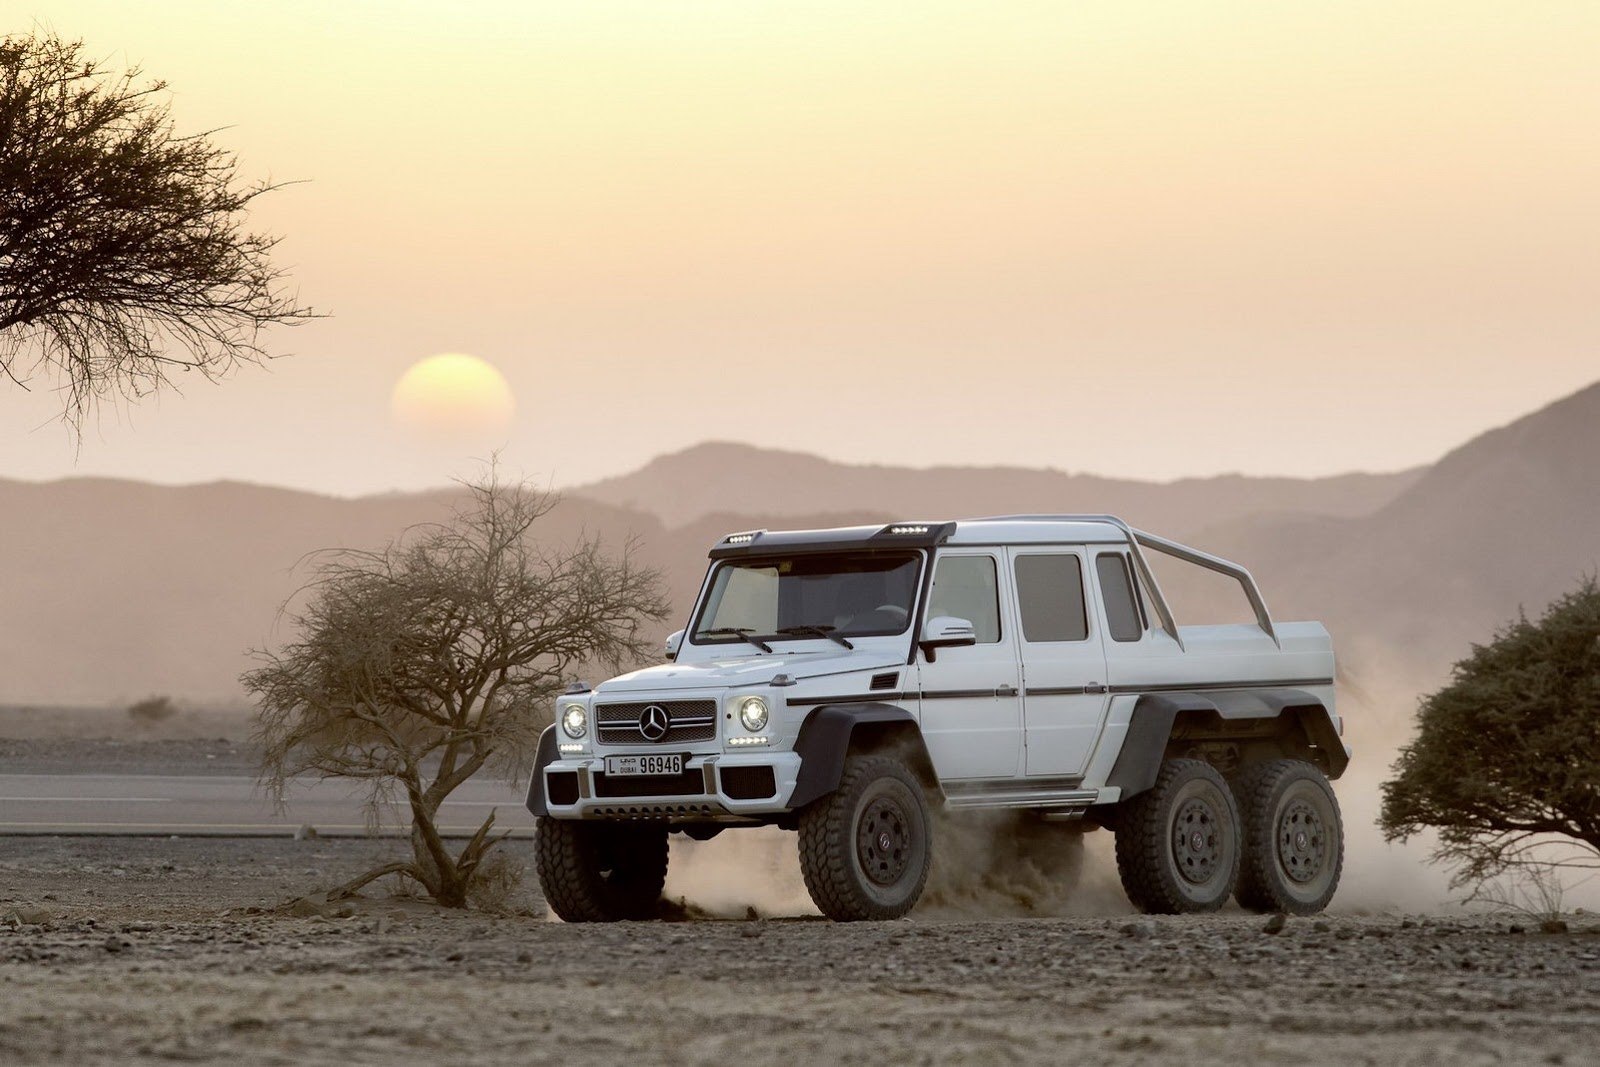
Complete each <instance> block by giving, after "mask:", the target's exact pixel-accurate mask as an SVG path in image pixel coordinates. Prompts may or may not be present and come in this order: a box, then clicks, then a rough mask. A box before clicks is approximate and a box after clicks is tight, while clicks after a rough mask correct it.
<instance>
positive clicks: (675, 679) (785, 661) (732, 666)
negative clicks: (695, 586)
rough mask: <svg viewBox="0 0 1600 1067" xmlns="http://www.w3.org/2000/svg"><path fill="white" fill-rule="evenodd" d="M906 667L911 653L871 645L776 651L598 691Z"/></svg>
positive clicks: (667, 667)
mask: <svg viewBox="0 0 1600 1067" xmlns="http://www.w3.org/2000/svg"><path fill="white" fill-rule="evenodd" d="M904 665H905V657H904V656H903V655H900V656H891V655H888V654H886V653H881V652H873V651H869V650H867V649H856V650H855V651H850V650H849V649H844V648H841V649H839V651H838V652H776V653H773V654H772V655H767V654H765V653H758V654H756V655H750V656H730V657H728V658H726V659H714V660H701V661H699V662H695V663H661V664H658V665H656V666H654V667H645V668H644V669H643V670H637V671H633V672H631V673H628V674H621V675H618V676H617V677H615V678H612V679H611V680H610V681H606V682H602V683H600V685H599V686H597V687H596V690H595V691H596V692H597V693H627V692H636V691H639V690H644V689H729V688H732V687H734V686H741V685H761V684H763V683H765V682H769V681H771V680H772V677H773V675H776V674H787V675H788V676H789V677H790V678H793V679H795V680H796V681H802V680H804V679H806V678H820V677H823V676H825V675H830V674H854V673H855V672H857V671H876V670H883V669H885V668H888V667H899V666H904Z"/></svg>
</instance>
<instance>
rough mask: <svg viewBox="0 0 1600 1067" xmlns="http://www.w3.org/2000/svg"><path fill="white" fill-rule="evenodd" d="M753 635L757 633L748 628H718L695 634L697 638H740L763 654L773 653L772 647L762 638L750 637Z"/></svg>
mask: <svg viewBox="0 0 1600 1067" xmlns="http://www.w3.org/2000/svg"><path fill="white" fill-rule="evenodd" d="M753 633H755V631H754V630H752V629H751V628H750V627H748V626H718V627H717V628H716V629H714V630H700V631H699V632H697V633H696V634H695V636H696V637H738V638H742V639H743V640H745V641H748V642H750V643H751V644H752V645H755V646H756V647H757V648H759V649H760V650H761V651H763V652H771V651H772V646H771V645H769V644H767V643H766V642H765V641H763V640H761V638H759V637H751V636H750V635H751V634H753Z"/></svg>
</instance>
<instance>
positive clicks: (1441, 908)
mask: <svg viewBox="0 0 1600 1067" xmlns="http://www.w3.org/2000/svg"><path fill="white" fill-rule="evenodd" d="M1439 681H1440V680H1439V679H1421V678H1417V677H1409V678H1388V679H1381V680H1375V679H1372V678H1370V677H1369V678H1366V679H1364V680H1363V684H1362V685H1361V687H1360V688H1359V689H1355V688H1354V687H1352V689H1351V691H1346V692H1342V693H1341V695H1340V710H1341V713H1342V714H1343V715H1344V717H1345V721H1346V740H1347V741H1349V743H1350V745H1351V748H1352V749H1353V750H1354V755H1353V758H1352V761H1351V765H1350V769H1349V771H1348V772H1347V773H1346V774H1345V775H1344V776H1343V777H1342V778H1340V779H1339V780H1338V781H1337V782H1335V783H1334V792H1335V793H1336V795H1337V796H1338V798H1339V805H1340V808H1341V810H1342V813H1343V816H1344V827H1345V860H1344V874H1343V877H1342V879H1341V882H1340V886H1339V889H1338V892H1337V893H1336V894H1335V895H1334V898H1333V901H1332V903H1331V904H1330V905H1329V908H1328V910H1329V912H1330V913H1333V914H1343V915H1385V914H1388V915H1394V914H1406V913H1424V912H1425V913H1440V912H1454V911H1461V910H1463V908H1464V905H1462V904H1461V900H1462V898H1463V897H1464V896H1465V894H1466V890H1464V889H1452V888H1451V886H1450V871H1449V869H1448V868H1445V867H1442V866H1439V865H1437V864H1434V863H1431V862H1430V861H1429V853H1430V851H1431V849H1432V846H1433V840H1432V838H1431V835H1420V836H1418V837H1416V838H1413V839H1411V840H1410V841H1407V842H1404V843H1390V842H1386V841H1385V840H1384V839H1383V834H1382V832H1381V831H1380V830H1379V829H1378V826H1377V819H1378V813H1379V809H1380V807H1381V805H1382V794H1381V791H1380V786H1381V784H1382V782H1383V780H1384V779H1385V778H1387V777H1388V776H1389V774H1390V768H1391V766H1392V765H1393V763H1394V759H1395V755H1396V754H1397V752H1398V751H1399V749H1400V746H1401V745H1403V744H1404V743H1405V742H1406V741H1407V740H1408V739H1409V738H1410V736H1411V732H1412V728H1413V723H1412V715H1413V712H1414V710H1415V708H1416V705H1417V700H1418V694H1419V693H1421V692H1425V691H1427V690H1428V689H1431V688H1433V687H1435V686H1436V685H1437V684H1439ZM1081 831H1082V827H1081V826H1079V827H1074V826H1073V825H1072V824H1069V823H1052V822H1045V821H1042V820H1039V819H1037V818H1033V817H1024V816H1021V815H1018V814H1016V813H1009V812H1006V813H962V814H961V815H959V816H953V815H943V816H940V817H939V818H938V821H937V823H936V827H935V833H936V840H935V846H934V858H933V869H932V872H931V873H930V875H929V879H928V886H927V889H926V890H925V892H924V894H923V898H922V902H921V903H920V904H919V905H918V907H917V909H916V911H915V912H914V913H913V914H914V915H915V916H916V917H918V918H927V919H976V918H1008V917H1016V918H1022V917H1028V916H1080V917H1092V916H1116V915H1125V914H1129V913H1131V912H1132V910H1133V909H1132V907H1131V906H1130V905H1129V904H1128V901H1127V898H1126V897H1125V896H1124V895H1123V893H1122V886H1121V883H1120V882H1119V881H1118V878H1117V870H1116V859H1115V855H1114V839H1113V837H1112V834H1111V833H1110V832H1109V831H1104V830H1099V831H1092V832H1081ZM666 896H667V897H668V899H669V900H672V901H674V902H680V903H683V904H684V905H686V906H692V907H693V908H698V909H700V910H702V911H704V912H706V913H709V914H711V915H716V916H723V917H728V918H743V917H746V916H748V915H750V914H752V913H754V914H755V915H758V916H762V917H778V916H811V915H816V914H817V909H816V907H815V906H814V905H813V904H812V903H811V898H810V897H809V896H808V895H807V893H806V888H805V883H804V881H803V880H802V878H801V875H800V861H799V835H797V834H795V833H793V832H790V831H784V830H779V829H777V828H775V827H762V828H759V829H748V830H747V829H740V830H731V831H727V832H724V833H722V834H720V835H718V836H717V837H716V838H714V839H712V840H710V841H704V842H700V841H691V840H689V839H687V838H684V837H682V836H680V835H674V836H673V838H672V854H671V866H670V868H669V871H668V875H667V887H666ZM1564 903H1565V906H1566V907H1567V908H1569V909H1571V908H1584V909H1588V910H1600V880H1596V881H1592V882H1589V883H1587V884H1581V885H1580V884H1576V880H1573V882H1572V883H1570V884H1568V886H1567V888H1566V892H1565V896H1564Z"/></svg>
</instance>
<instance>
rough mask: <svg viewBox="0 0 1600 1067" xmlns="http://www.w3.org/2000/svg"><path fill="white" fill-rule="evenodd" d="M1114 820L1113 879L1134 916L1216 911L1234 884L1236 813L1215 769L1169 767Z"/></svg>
mask: <svg viewBox="0 0 1600 1067" xmlns="http://www.w3.org/2000/svg"><path fill="white" fill-rule="evenodd" d="M1122 807H1123V809H1124V810H1123V811H1121V812H1119V813H1118V815H1117V873H1118V874H1119V875H1121V877H1122V888H1123V891H1124V892H1126V893H1127V894H1128V899H1129V900H1131V901H1132V902H1133V904H1134V906H1135V907H1137V908H1138V909H1139V910H1140V911H1145V912H1152V913H1156V914H1164V915H1177V914H1180V913H1183V912H1196V911H1215V910H1216V909H1218V908H1220V907H1222V905H1223V904H1224V903H1225V902H1226V901H1227V899H1228V896H1229V895H1230V894H1231V893H1232V892H1233V887H1234V883H1235V882H1236V881H1237V880H1238V877H1239V855H1240V848H1239V842H1240V839H1241V838H1242V836H1243V834H1242V832H1241V830H1240V827H1239V809H1238V806H1237V805H1236V804H1235V803H1234V799H1233V792H1232V790H1230V789H1229V788H1228V783H1227V781H1226V780H1225V779H1224V778H1223V777H1222V775H1221V774H1219V773H1217V769H1216V768H1215V767H1213V766H1211V764H1209V763H1206V762H1205V761H1203V760H1195V759H1172V760H1167V761H1166V762H1164V763H1163V764H1162V765H1161V771H1160V773H1159V774H1158V775H1157V776H1156V784H1155V785H1153V786H1151V787H1150V788H1149V789H1148V790H1146V791H1145V792H1143V793H1140V794H1139V795H1138V796H1136V797H1134V798H1133V799H1132V800H1129V801H1127V802H1125V803H1124V804H1123V805H1122Z"/></svg>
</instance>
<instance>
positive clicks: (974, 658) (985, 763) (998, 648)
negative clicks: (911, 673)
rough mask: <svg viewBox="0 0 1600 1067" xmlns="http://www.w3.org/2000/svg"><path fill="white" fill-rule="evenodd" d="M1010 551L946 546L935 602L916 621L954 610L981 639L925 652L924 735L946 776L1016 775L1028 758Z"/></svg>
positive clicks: (932, 592)
mask: <svg viewBox="0 0 1600 1067" xmlns="http://www.w3.org/2000/svg"><path fill="white" fill-rule="evenodd" d="M1005 567H1006V562H1005V553H1004V552H1003V551H1002V550H999V549H981V548H974V549H945V550H941V551H940V553H939V557H938V559H937V560H936V561H935V562H934V571H933V585H932V587H931V588H930V589H929V592H928V605H927V608H926V609H925V610H924V611H923V613H922V618H921V619H920V620H918V622H917V632H918V633H921V628H922V625H923V623H924V622H926V621H927V620H928V619H931V618H935V617H937V616H939V615H951V616H954V617H956V618H958V619H966V620H967V621H969V622H971V623H972V627H973V630H974V632H975V633H976V634H977V637H978V641H977V643H976V644H974V645H969V646H966V647H964V648H941V649H936V650H933V653H932V661H931V662H930V661H929V656H928V654H927V653H919V654H918V665H917V676H918V679H919V682H920V688H921V692H922V738H923V741H924V742H925V743H926V744H927V746H928V755H929V756H930V757H932V759H933V766H934V770H936V771H937V772H938V773H939V777H940V778H942V779H945V780H961V779H970V778H1012V777H1016V775H1017V773H1018V767H1019V765H1020V763H1021V760H1022V700H1021V697H1020V690H1021V681H1022V679H1021V669H1020V667H1019V665H1018V662H1017V639H1016V635H1015V634H1014V633H1013V632H1012V630H1013V627H1012V625H1011V623H1010V621H1009V616H1010V613H1009V611H1007V610H1003V609H1002V607H1001V596H1002V591H1003V588H1004V584H1005V583H1004V582H1003V581H1002V578H1003V577H1004V575H1005Z"/></svg>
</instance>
